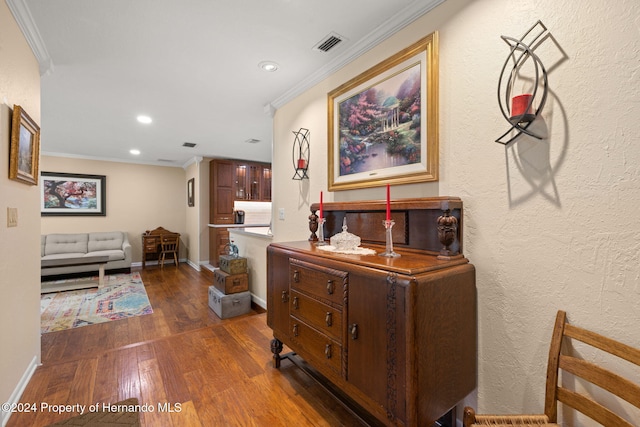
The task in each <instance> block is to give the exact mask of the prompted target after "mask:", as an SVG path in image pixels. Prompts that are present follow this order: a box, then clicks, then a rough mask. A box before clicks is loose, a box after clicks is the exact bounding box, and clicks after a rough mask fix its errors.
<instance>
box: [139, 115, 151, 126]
mask: <svg viewBox="0 0 640 427" xmlns="http://www.w3.org/2000/svg"><path fill="white" fill-rule="evenodd" d="M137 120H138V121H139V122H140V123H144V124H149V123H151V122H152V121H153V120H151V117H149V116H138V117H137Z"/></svg>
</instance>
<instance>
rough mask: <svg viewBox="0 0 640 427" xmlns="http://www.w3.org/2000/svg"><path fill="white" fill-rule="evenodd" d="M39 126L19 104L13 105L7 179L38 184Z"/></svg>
mask: <svg viewBox="0 0 640 427" xmlns="http://www.w3.org/2000/svg"><path fill="white" fill-rule="evenodd" d="M39 161H40V127H39V126H38V125H37V124H36V122H35V121H33V119H32V118H31V117H30V116H29V115H28V114H27V113H26V111H24V109H23V108H22V107H21V106H19V105H14V106H13V116H12V119H11V149H10V155H9V179H13V180H14V181H19V182H23V183H25V184H30V185H38V162H39Z"/></svg>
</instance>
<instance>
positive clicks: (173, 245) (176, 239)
mask: <svg viewBox="0 0 640 427" xmlns="http://www.w3.org/2000/svg"><path fill="white" fill-rule="evenodd" d="M179 247H180V235H179V234H163V235H161V236H160V256H159V257H158V262H159V263H160V268H164V260H165V258H166V256H167V255H169V256H172V257H173V261H174V262H175V264H176V267H177V266H178V249H179Z"/></svg>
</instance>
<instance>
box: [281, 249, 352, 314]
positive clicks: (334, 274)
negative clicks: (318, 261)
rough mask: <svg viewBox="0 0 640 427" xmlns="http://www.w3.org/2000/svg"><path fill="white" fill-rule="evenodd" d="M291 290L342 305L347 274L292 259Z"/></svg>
mask: <svg viewBox="0 0 640 427" xmlns="http://www.w3.org/2000/svg"><path fill="white" fill-rule="evenodd" d="M289 283H290V285H291V289H292V290H297V291H299V292H302V293H306V294H309V295H311V296H314V297H316V298H319V299H321V300H322V301H323V302H326V303H328V304H331V305H333V306H337V307H342V304H343V302H344V299H345V298H346V292H347V288H346V287H347V283H348V274H347V273H346V272H344V271H339V270H334V269H331V268H326V267H322V266H319V265H315V264H311V263H308V262H304V261H300V260H296V259H292V260H291V261H290V263H289Z"/></svg>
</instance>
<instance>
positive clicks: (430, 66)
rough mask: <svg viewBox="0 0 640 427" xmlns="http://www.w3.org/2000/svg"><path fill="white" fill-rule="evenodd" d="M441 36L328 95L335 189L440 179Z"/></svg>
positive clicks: (331, 184) (330, 166) (331, 171)
mask: <svg viewBox="0 0 640 427" xmlns="http://www.w3.org/2000/svg"><path fill="white" fill-rule="evenodd" d="M437 36H438V35H437V33H435V32H434V33H432V34H430V35H428V36H427V37H425V38H423V39H421V40H419V41H418V42H416V43H414V44H413V45H411V46H409V47H407V48H406V49H404V50H402V51H400V52H398V53H397V54H395V55H393V56H391V57H390V58H388V59H386V60H384V61H382V62H381V63H379V64H378V65H376V66H374V67H373V68H370V69H369V70H367V71H365V72H364V73H362V74H360V75H358V76H356V77H355V78H353V79H351V80H349V81H348V82H346V83H344V84H343V85H341V86H340V87H338V88H336V89H334V90H333V91H331V92H329V94H328V143H329V146H328V152H329V159H328V161H329V164H328V171H329V183H328V184H329V185H328V188H329V191H339V190H351V189H358V188H366V187H379V186H383V185H386V184H392V185H393V184H409V183H415V182H424V181H437V180H438V37H437Z"/></svg>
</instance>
